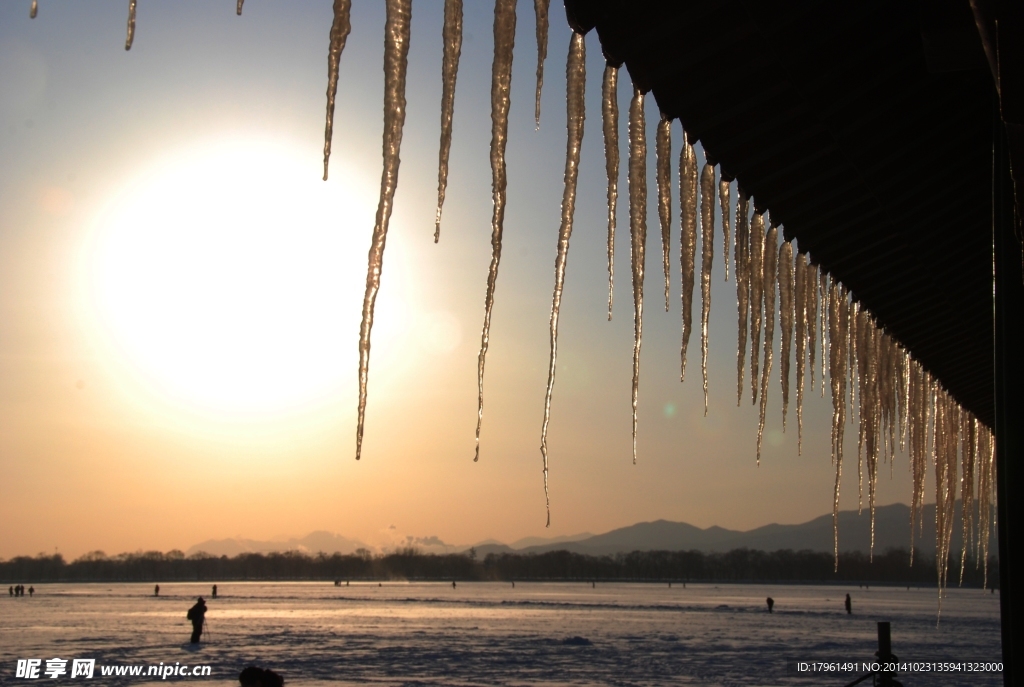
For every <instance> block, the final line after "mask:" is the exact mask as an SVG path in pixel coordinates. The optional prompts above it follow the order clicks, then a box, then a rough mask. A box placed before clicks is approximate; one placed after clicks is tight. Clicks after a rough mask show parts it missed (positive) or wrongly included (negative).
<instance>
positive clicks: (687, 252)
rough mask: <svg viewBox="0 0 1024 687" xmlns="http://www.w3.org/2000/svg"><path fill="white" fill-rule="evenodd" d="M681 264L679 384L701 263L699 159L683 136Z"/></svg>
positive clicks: (682, 379) (680, 171) (680, 186)
mask: <svg viewBox="0 0 1024 687" xmlns="http://www.w3.org/2000/svg"><path fill="white" fill-rule="evenodd" d="M679 205H680V231H679V263H680V267H681V268H682V271H681V276H680V279H681V293H682V301H683V338H682V343H680V345H679V359H680V362H679V381H680V382H682V381H684V380H685V379H686V349H687V347H688V346H689V344H690V332H691V331H693V279H694V271H695V265H696V262H697V155H696V153H694V151H693V145H691V144H690V141H689V140H688V139H687V137H686V134H685V133H684V134H683V149H682V150H681V151H679Z"/></svg>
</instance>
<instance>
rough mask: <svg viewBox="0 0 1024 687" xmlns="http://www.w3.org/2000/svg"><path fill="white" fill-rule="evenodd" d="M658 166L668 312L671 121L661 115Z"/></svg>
mask: <svg viewBox="0 0 1024 687" xmlns="http://www.w3.org/2000/svg"><path fill="white" fill-rule="evenodd" d="M655 150H656V152H657V157H658V161H657V165H658V219H659V221H660V222H661V262H662V267H663V269H664V271H665V312H668V294H669V276H668V275H669V242H670V241H671V240H672V231H671V227H672V120H671V119H669V118H667V117H666V116H665V113H664V112H662V113H661V121H659V122H658V134H657V139H656V141H655Z"/></svg>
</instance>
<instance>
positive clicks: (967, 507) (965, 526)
mask: <svg viewBox="0 0 1024 687" xmlns="http://www.w3.org/2000/svg"><path fill="white" fill-rule="evenodd" d="M976 422H977V421H976V420H975V419H974V416H973V415H972V414H971V413H966V412H965V413H964V414H963V426H962V427H961V428H960V433H961V435H962V436H963V437H964V442H963V451H962V452H961V455H962V458H963V460H962V462H961V463H960V525H961V532H960V544H961V547H960V586H963V584H964V569H965V568H966V566H967V556H968V554H969V553H970V550H971V536H972V534H973V533H974V529H973V527H972V525H973V524H974V523H973V521H972V518H973V509H974V463H975V459H976V457H977V450H978V435H977V427H976Z"/></svg>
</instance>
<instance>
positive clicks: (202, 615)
mask: <svg viewBox="0 0 1024 687" xmlns="http://www.w3.org/2000/svg"><path fill="white" fill-rule="evenodd" d="M185 617H186V618H188V619H189V620H191V621H192V638H191V639H190V640H189V642H190V643H192V644H198V643H199V637H200V635H202V634H203V622H204V621H205V620H206V602H205V601H203V597H199V600H198V601H196V603H195V605H194V606H192V608H190V609H188V613H187V614H186V615H185Z"/></svg>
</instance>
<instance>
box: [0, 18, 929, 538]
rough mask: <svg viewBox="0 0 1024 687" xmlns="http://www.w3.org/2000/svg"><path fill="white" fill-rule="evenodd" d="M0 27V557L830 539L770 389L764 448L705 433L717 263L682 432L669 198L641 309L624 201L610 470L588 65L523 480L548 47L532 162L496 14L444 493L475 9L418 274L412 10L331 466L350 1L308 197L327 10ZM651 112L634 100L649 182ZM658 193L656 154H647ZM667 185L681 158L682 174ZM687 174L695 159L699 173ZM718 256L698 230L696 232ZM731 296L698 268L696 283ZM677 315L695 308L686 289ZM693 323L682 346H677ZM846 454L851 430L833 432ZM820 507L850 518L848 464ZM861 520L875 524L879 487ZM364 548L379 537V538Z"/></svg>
mask: <svg viewBox="0 0 1024 687" xmlns="http://www.w3.org/2000/svg"><path fill="white" fill-rule="evenodd" d="M234 4H235V3H234V2H231V1H230V0H220V1H219V2H181V3H157V2H152V1H147V0H142V1H141V2H140V3H139V8H138V23H137V30H136V35H135V42H134V46H133V48H132V50H131V51H130V52H127V53H126V52H125V50H124V47H123V46H124V32H125V19H126V14H127V13H126V6H127V3H126V2H124V0H116V1H113V0H112V1H109V2H108V1H106V0H92V1H91V2H88V3H77V2H56V1H51V0H40V9H39V16H38V18H37V19H35V20H30V19H29V16H28V8H29V0H24V2H20V1H19V2H14V1H13V0H12V1H8V2H3V3H0V159H2V160H3V165H0V531H2V532H3V536H2V537H0V557H11V556H14V555H19V554H35V553H38V552H51V553H52V552H53V551H54V550H59V551H60V552H61V553H63V554H64V555H65V556H67V557H75V556H78V555H80V554H82V553H84V552H86V551H89V550H94V549H103V550H105V551H107V552H108V553H115V552H120V551H127V550H136V549H160V550H168V549H171V548H182V549H184V548H187V547H189V546H190V545H192V544H194V543H196V542H199V541H202V540H205V539H210V538H222V537H232V536H242V537H249V538H257V539H264V538H271V537H278V536H301V535H303V534H305V533H307V532H309V531H311V530H317V529H322V530H330V531H334V532H338V533H340V534H343V535H345V536H348V537H353V538H358V539H361V540H363V541H366V542H368V543H370V544H372V545H377V546H379V545H384V544H386V543H387V542H388V541H389V540H390V538H391V537H393V536H394V533H395V532H397V533H400V534H402V535H411V536H417V537H426V536H437V537H440V538H441V539H443V540H444V541H446V542H449V543H452V544H468V543H471V542H475V541H479V540H482V539H485V538H491V537H493V538H497V539H500V540H504V541H511V540H514V539H518V538H520V537H525V536H533V535H540V536H556V535H563V534H572V533H576V532H582V531H590V532H595V533H596V532H602V531H606V530H608V529H612V528H615V527H619V526H623V525H628V524H632V523H634V522H637V521H642V520H653V519H657V518H665V519H670V520H684V521H687V522H691V523H693V524H696V525H700V526H709V525H715V524H717V525H721V526H725V527H731V528H743V529H746V528H751V527H755V526H759V525H762V524H766V523H769V522H788V523H791V522H801V521H804V520H808V519H810V518H812V517H815V516H818V515H821V514H823V513H826V512H828V511H829V510H830V509H831V501H832V481H833V474H834V473H833V468H832V466H831V463H830V458H829V455H830V454H829V421H830V420H829V418H830V413H831V403H830V401H829V400H828V399H822V398H820V397H819V395H818V393H815V394H813V395H809V399H810V400H809V401H808V403H807V407H806V408H805V427H804V450H803V455H802V456H797V447H796V418H795V409H794V408H791V409H790V415H789V424H788V428H787V431H786V433H785V434H783V433H782V422H781V412H780V411H781V403H780V397H781V394H780V391H779V382H778V376H777V370H778V365H777V363H776V367H775V370H776V373H775V375H774V377H775V379H774V381H773V384H772V387H771V391H770V394H771V396H770V403H769V416H768V424H767V427H766V440H765V448H764V453H763V457H762V461H761V465H760V467H757V466H756V465H755V438H756V429H757V409H756V407H755V406H752V405H750V401H749V393H747V394H745V397H744V403H743V406H742V407H740V408H737V407H736V395H735V388H736V372H735V365H736V363H735V360H736V292H735V283H734V281H731V280H730V281H729V282H724V281H723V276H724V271H723V266H722V256H721V252H722V246H721V234H720V233H718V234H717V235H716V245H715V251H716V256H715V257H716V260H715V265H714V273H713V284H714V288H713V297H712V303H713V307H712V316H711V333H710V347H711V353H710V378H711V400H710V410H709V412H708V415H707V417H704V407H703V393H702V391H701V383H700V341H699V337H698V336H694V337H693V338H692V339H691V342H690V350H689V358H688V365H687V380H686V382H685V383H684V384H680V382H679V335H680V313H679V307H680V306H679V274H678V269H679V268H678V264H679V252H678V215H679V212H678V188H677V187H676V188H675V189H674V200H675V207H674V210H673V221H674V222H675V224H674V226H673V249H672V250H673V252H672V263H671V264H672V266H673V273H672V299H671V305H672V307H671V310H670V312H668V313H666V312H664V304H663V301H662V296H661V294H662V288H663V286H662V284H663V282H662V270H661V247H660V235H659V231H658V229H657V226H658V224H657V203H656V202H655V201H654V198H653V195H652V197H651V199H650V201H649V203H648V208H649V210H650V215H649V219H648V224H649V227H650V229H649V234H648V248H647V254H648V255H647V280H646V305H647V308H646V312H645V329H644V345H643V355H642V363H641V385H640V415H639V439H638V442H639V460H638V463H637V465H635V466H634V465H633V464H632V460H631V439H630V426H631V415H630V378H631V347H632V337H633V319H632V318H633V313H632V298H631V290H630V272H629V236H628V205H627V202H626V199H625V196H626V193H625V191H626V175H625V143H626V138H627V137H626V126H625V123H626V113H627V111H628V97H629V95H630V93H631V90H632V89H631V86H630V83H629V77H628V75H627V74H626V72H625V71H623V73H622V74H621V75H620V88H619V95H620V112H621V116H622V121H621V126H620V136H621V138H622V144H623V150H622V155H623V165H622V177H621V179H620V191H621V195H620V204H619V214H618V218H619V227H620V228H619V232H618V236H617V243H616V264H615V267H616V270H615V276H616V287H615V313H614V320H613V321H612V322H608V321H606V301H607V272H606V263H605V260H606V257H605V232H606V220H605V217H606V206H605V177H604V153H603V141H602V137H601V109H600V91H601V73H602V70H603V59H602V57H601V53H600V46H599V44H598V42H597V37H596V36H595V35H591V36H588V38H587V47H588V51H589V52H588V59H587V66H588V79H587V115H588V119H587V122H586V135H585V139H584V145H583V152H582V162H581V173H580V180H579V196H578V200H577V210H576V223H575V232H574V235H573V238H572V246H571V251H570V255H569V263H568V275H567V279H566V289H565V296H564V299H563V307H562V318H561V336H560V346H559V353H560V355H559V366H558V376H557V382H556V386H555V396H554V403H553V408H552V420H551V429H550V434H549V447H550V460H551V473H550V481H551V500H552V524H551V527H550V528H549V529H545V528H544V519H545V516H544V492H543V486H542V476H541V456H540V452H539V449H538V446H539V437H540V426H541V419H542V410H543V401H544V387H545V381H546V371H547V356H548V333H547V328H548V316H549V311H550V306H551V290H552V286H553V279H554V278H553V269H552V268H553V263H554V257H555V242H556V237H557V231H558V218H559V204H560V201H561V194H562V171H563V166H564V155H565V135H566V134H565V77H564V74H565V71H564V70H565V59H566V57H565V56H566V53H567V47H568V42H569V29H568V27H567V25H566V22H565V17H564V13H563V10H562V8H561V6H560V3H557V2H556V3H552V12H551V17H552V21H551V33H550V43H549V50H548V53H549V57H548V61H547V63H546V77H547V78H546V82H545V87H544V98H543V113H542V120H541V129H540V131H534V123H533V92H534V70H535V67H536V44H535V39H534V18H533V8H532V7H531V6H530V3H527V2H520V3H519V24H518V31H517V36H516V43H517V45H516V53H515V61H514V65H513V83H512V96H511V97H512V107H511V115H510V127H509V146H508V178H509V187H508V211H507V215H506V222H505V242H504V252H503V257H502V262H501V271H500V276H499V279H498V286H497V294H496V305H495V309H494V316H493V317H494V319H493V324H492V330H491V347H490V353H489V355H488V359H487V374H486V379H485V408H484V428H483V437H482V449H481V457H480V461H479V463H476V464H474V463H473V432H474V427H475V421H476V356H477V351H478V347H479V342H480V335H479V331H480V325H481V322H482V319H483V296H484V286H485V278H486V271H487V266H488V261H489V257H490V217H491V195H490V170H489V164H488V144H489V139H490V117H489V90H490V66H491V51H492V28H491V22H492V17H493V15H492V9H491V7H490V6H489V4H488V3H484V2H467V3H466V5H465V9H466V17H465V36H464V43H463V50H462V61H461V66H460V71H459V80H458V88H457V92H456V99H455V105H456V106H455V119H454V137H453V144H452V162H451V173H450V177H449V184H448V195H447V201H446V204H445V208H444V222H443V226H442V232H441V242H440V243H439V244H438V245H434V243H433V229H434V224H433V219H434V208H435V203H436V188H437V186H436V184H437V149H438V132H439V118H440V70H441V21H442V6H443V3H442V2H441V0H436V1H431V0H417V2H416V3H414V8H413V19H412V39H411V49H410V54H409V75H408V84H409V85H408V91H407V98H408V110H407V117H406V127H405V134H404V141H403V145H402V164H401V171H400V181H399V187H398V192H397V195H396V203H395V213H394V216H393V218H392V222H391V232H390V235H389V241H388V245H387V252H386V254H385V263H384V275H383V287H382V290H381V292H380V296H379V298H378V301H377V311H378V321H377V325H376V327H375V329H374V333H373V355H372V360H371V370H370V392H369V405H368V411H367V425H366V436H365V441H364V446H363V459H362V460H361V461H360V462H356V461H355V460H354V447H355V410H356V400H357V393H356V372H357V370H356V362H357V347H356V344H357V339H358V326H359V307H360V302H361V297H362V288H363V286H362V285H363V282H364V279H365V274H366V251H367V248H368V246H369V240H370V234H371V231H372V228H373V215H374V212H375V210H376V202H377V192H378V184H379V179H380V172H381V152H380V150H381V143H380V139H381V130H382V117H381V111H382V107H381V105H382V101H383V73H382V68H381V67H382V57H383V27H384V4H383V2H379V1H377V0H355V2H354V3H353V9H352V33H351V35H350V36H349V38H348V44H347V47H346V48H345V52H344V55H343V57H342V61H341V76H340V83H339V88H338V106H337V111H336V114H335V133H334V147H333V151H334V152H333V157H332V160H331V178H330V181H328V182H326V183H325V182H323V181H321V180H320V176H321V173H322V167H321V156H322V148H323V126H324V103H325V96H324V92H325V86H326V56H327V48H328V33H329V30H330V26H331V3H330V1H329V0H320V1H319V2H303V3H271V2H266V1H265V0H249V2H247V3H246V4H245V12H244V16H242V17H236V16H235V13H234ZM657 120H658V113H657V106H656V103H655V102H654V100H653V98H649V99H648V102H647V121H648V140H649V141H650V142H651V150H650V155H649V182H648V185H649V187H650V188H651V189H652V194H653V189H654V188H655V181H654V175H653V170H654V151H653V141H654V127H655V125H656V123H657ZM673 134H674V138H675V146H674V150H673V159H674V162H673V167H674V169H673V183H674V184H675V183H677V172H678V170H677V169H675V167H676V162H677V160H678V143H679V141H680V138H681V135H680V128H679V124H678V123H676V124H675V125H674V129H673ZM698 155H701V153H700V152H699V151H698ZM701 161H703V160H702V158H701ZM718 226H719V230H720V226H721V225H720V223H719V224H718ZM730 271H731V270H730ZM696 293H697V294H698V299H699V288H698V289H697V290H696ZM699 313H700V307H699V302H698V303H696V304H695V308H694V316H695V321H697V322H699ZM847 437H848V444H847V455H848V456H850V455H855V454H856V444H855V439H856V433H855V432H854V431H849V432H847ZM844 472H845V478H844V489H843V499H842V506H843V507H844V508H852V507H856V504H857V479H856V475H857V468H856V465H855V462H854V460H853V459H850V458H848V462H847V464H846V466H845V471H844ZM881 473H882V478H881V480H880V491H879V503H891V502H893V501H904V502H906V501H908V500H909V494H910V487H909V476H908V467H907V462H906V459H905V457H903V456H898V457H897V461H896V464H895V469H894V472H893V478H892V479H891V480H890V478H889V469H888V467H887V466H886V467H885V468H884V469H882V470H881ZM392 525H393V526H394V528H395V529H393V530H389V527H391V526H392Z"/></svg>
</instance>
